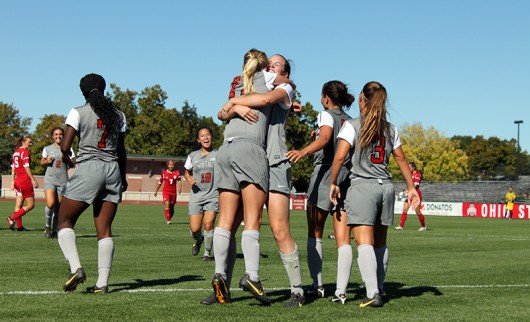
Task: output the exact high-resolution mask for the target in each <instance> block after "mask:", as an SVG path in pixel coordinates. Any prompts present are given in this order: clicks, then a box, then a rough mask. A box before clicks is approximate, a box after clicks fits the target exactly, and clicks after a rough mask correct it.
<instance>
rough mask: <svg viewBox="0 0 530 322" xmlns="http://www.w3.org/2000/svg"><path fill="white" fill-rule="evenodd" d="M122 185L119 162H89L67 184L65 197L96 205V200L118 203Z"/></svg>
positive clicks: (77, 169) (77, 170)
mask: <svg viewBox="0 0 530 322" xmlns="http://www.w3.org/2000/svg"><path fill="white" fill-rule="evenodd" d="M121 193H122V183H121V175H120V168H119V166H118V162H104V161H101V160H87V161H84V162H81V163H78V164H77V167H76V169H75V171H74V173H73V174H72V176H71V177H70V179H69V180H68V183H67V184H66V189H65V192H64V197H66V198H68V199H72V200H77V201H82V202H86V203H88V204H92V203H94V201H96V200H101V201H110V202H113V203H118V202H120V201H121Z"/></svg>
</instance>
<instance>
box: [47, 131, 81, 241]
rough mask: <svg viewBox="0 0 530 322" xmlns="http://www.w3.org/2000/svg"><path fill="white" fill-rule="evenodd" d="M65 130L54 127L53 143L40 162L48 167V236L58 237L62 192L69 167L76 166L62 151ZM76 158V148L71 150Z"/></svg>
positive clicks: (72, 158) (52, 133)
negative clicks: (67, 161)
mask: <svg viewBox="0 0 530 322" xmlns="http://www.w3.org/2000/svg"><path fill="white" fill-rule="evenodd" d="M63 135H64V130H63V129H62V128H60V127H56V128H53V129H52V132H51V137H52V139H53V143H52V144H50V145H48V146H46V147H44V149H42V159H41V160H40V164H41V165H42V166H44V167H46V173H45V174H44V197H45V198H46V206H45V207H44V218H45V225H46V229H45V230H44V236H45V237H46V238H57V224H58V222H59V206H60V204H61V201H62V199H63V196H62V193H63V190H64V188H65V186H66V182H67V181H68V169H69V168H72V167H73V166H74V164H73V163H71V164H66V163H65V162H63V160H62V157H63V154H62V152H61V141H62V140H63ZM70 153H71V155H72V157H71V160H72V161H73V160H74V157H75V156H74V150H71V151H70Z"/></svg>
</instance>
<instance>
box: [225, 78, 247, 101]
mask: <svg viewBox="0 0 530 322" xmlns="http://www.w3.org/2000/svg"><path fill="white" fill-rule="evenodd" d="M240 80H241V76H236V77H234V80H233V81H232V86H230V94H229V95H228V98H232V97H234V96H236V86H237V83H239V81H240ZM241 95H245V93H244V91H241Z"/></svg>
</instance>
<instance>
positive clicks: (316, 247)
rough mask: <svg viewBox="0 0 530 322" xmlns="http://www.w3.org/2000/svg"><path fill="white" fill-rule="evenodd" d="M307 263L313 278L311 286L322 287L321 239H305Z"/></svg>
mask: <svg viewBox="0 0 530 322" xmlns="http://www.w3.org/2000/svg"><path fill="white" fill-rule="evenodd" d="M307 265H308V266H309V274H310V275H311V278H312V279H313V287H314V288H317V287H322V239H320V238H308V239H307Z"/></svg>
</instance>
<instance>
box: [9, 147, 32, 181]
mask: <svg viewBox="0 0 530 322" xmlns="http://www.w3.org/2000/svg"><path fill="white" fill-rule="evenodd" d="M30 163H31V157H30V155H29V150H28V149H24V148H18V149H17V150H16V151H15V153H13V159H12V160H11V168H13V169H15V180H17V181H18V180H20V179H29V176H28V174H27V172H26V169H25V168H26V167H29V164H30Z"/></svg>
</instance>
